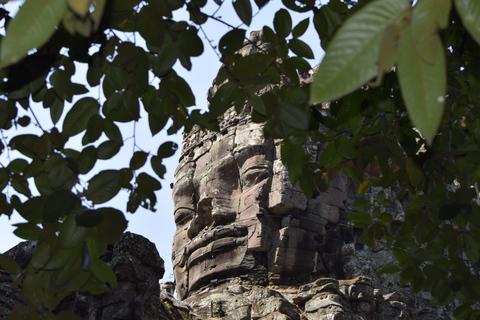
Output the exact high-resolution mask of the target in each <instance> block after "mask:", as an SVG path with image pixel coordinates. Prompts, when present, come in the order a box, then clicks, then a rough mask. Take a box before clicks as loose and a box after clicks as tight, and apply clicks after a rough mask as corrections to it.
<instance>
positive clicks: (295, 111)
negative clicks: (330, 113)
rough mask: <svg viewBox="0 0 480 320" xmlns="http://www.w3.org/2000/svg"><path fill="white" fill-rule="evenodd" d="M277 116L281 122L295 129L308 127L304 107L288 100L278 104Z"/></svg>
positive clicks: (308, 121) (306, 128)
mask: <svg viewBox="0 0 480 320" xmlns="http://www.w3.org/2000/svg"><path fill="white" fill-rule="evenodd" d="M279 118H280V119H281V120H282V122H283V123H285V124H286V125H288V126H289V127H291V128H293V129H296V130H308V129H309V128H310V120H309V118H308V115H307V112H306V111H305V107H303V106H299V105H296V104H293V103H290V102H288V101H285V102H283V103H282V104H281V105H280V110H279Z"/></svg>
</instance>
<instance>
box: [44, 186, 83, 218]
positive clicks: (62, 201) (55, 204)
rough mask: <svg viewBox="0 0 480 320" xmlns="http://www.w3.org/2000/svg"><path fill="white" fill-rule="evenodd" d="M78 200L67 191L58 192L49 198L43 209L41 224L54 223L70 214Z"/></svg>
mask: <svg viewBox="0 0 480 320" xmlns="http://www.w3.org/2000/svg"><path fill="white" fill-rule="evenodd" d="M79 203H80V198H79V197H77V196H76V195H75V194H73V193H72V192H71V191H69V190H65V189H62V190H58V191H55V193H54V194H52V195H51V196H49V197H48V198H47V200H46V202H45V205H44V207H43V222H54V221H57V220H58V219H60V218H62V217H63V216H65V215H67V214H69V213H70V212H72V210H73V209H74V208H75V207H76V206H77V205H78V204H79Z"/></svg>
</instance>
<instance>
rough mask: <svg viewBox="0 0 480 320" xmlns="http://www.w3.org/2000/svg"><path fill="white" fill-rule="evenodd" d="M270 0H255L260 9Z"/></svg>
mask: <svg viewBox="0 0 480 320" xmlns="http://www.w3.org/2000/svg"><path fill="white" fill-rule="evenodd" d="M268 1H269V0H255V3H256V4H257V7H258V9H261V8H263V7H264V6H265V5H266V4H267V3H268Z"/></svg>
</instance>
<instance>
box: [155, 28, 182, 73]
mask: <svg viewBox="0 0 480 320" xmlns="http://www.w3.org/2000/svg"><path fill="white" fill-rule="evenodd" d="M155 51H156V53H157V57H156V59H155V62H154V64H153V72H154V73H155V75H156V76H157V77H163V76H164V75H166V74H167V73H168V72H169V71H170V70H172V67H173V65H174V64H175V62H176V61H177V58H178V53H177V50H176V46H175V45H174V42H173V39H172V37H171V36H170V35H169V34H166V35H165V37H164V39H163V44H162V45H161V46H160V47H159V48H158V49H156V50H155Z"/></svg>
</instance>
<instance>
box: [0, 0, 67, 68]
mask: <svg viewBox="0 0 480 320" xmlns="http://www.w3.org/2000/svg"><path fill="white" fill-rule="evenodd" d="M66 10H67V4H66V1H65V0H27V1H25V3H24V4H23V5H22V7H21V8H20V10H19V11H18V13H17V15H16V16H15V18H14V19H13V20H12V21H11V22H10V23H9V24H8V26H7V30H6V35H5V38H3V40H2V45H1V50H0V51H1V52H0V67H5V66H8V65H10V64H13V63H16V62H18V61H20V60H21V59H22V58H23V57H25V56H26V55H27V53H28V52H29V51H30V50H32V49H34V48H39V47H40V46H42V45H43V44H45V43H46V42H47V41H48V39H50V37H51V36H52V34H53V33H54V32H55V27H56V26H57V25H58V24H59V23H60V21H61V20H62V18H63V16H64V14H65V12H66Z"/></svg>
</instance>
